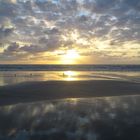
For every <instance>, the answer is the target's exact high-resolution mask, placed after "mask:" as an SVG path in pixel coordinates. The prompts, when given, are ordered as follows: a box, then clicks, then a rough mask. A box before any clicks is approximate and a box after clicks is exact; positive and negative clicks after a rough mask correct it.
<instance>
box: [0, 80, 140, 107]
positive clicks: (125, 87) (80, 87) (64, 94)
mask: <svg viewBox="0 0 140 140" xmlns="http://www.w3.org/2000/svg"><path fill="white" fill-rule="evenodd" d="M139 94H140V83H134V82H128V81H113V80H91V81H90V80H89V81H45V82H44V81H42V82H24V83H20V84H16V85H7V86H2V87H0V105H8V104H17V103H24V102H33V101H40V100H55V99H64V98H89V97H107V96H123V95H139Z"/></svg>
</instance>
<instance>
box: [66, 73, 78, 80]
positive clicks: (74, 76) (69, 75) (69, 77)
mask: <svg viewBox="0 0 140 140" xmlns="http://www.w3.org/2000/svg"><path fill="white" fill-rule="evenodd" d="M77 76H78V73H77V72H76V71H64V72H63V78H64V80H66V81H73V80H78V79H77Z"/></svg>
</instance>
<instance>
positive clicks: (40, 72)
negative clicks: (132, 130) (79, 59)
mask: <svg viewBox="0 0 140 140" xmlns="http://www.w3.org/2000/svg"><path fill="white" fill-rule="evenodd" d="M51 80H64V81H74V80H121V81H122V80H126V81H133V82H140V65H0V86H3V85H9V84H17V83H21V82H26V81H51Z"/></svg>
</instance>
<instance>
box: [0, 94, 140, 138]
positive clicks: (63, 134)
mask: <svg viewBox="0 0 140 140" xmlns="http://www.w3.org/2000/svg"><path fill="white" fill-rule="evenodd" d="M139 108H140V96H122V97H103V98H90V99H65V100H56V101H43V102H36V103H28V104H17V105H12V106H3V107H0V139H4V140H22V139H24V140H29V139H30V140H44V139H47V140H60V139H61V140H132V139H133V140H137V139H139V138H140V133H139V131H140V110H139Z"/></svg>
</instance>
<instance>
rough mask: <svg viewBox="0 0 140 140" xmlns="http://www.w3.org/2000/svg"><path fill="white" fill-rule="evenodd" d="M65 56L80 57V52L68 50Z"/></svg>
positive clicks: (70, 57) (67, 57) (69, 57)
mask: <svg viewBox="0 0 140 140" xmlns="http://www.w3.org/2000/svg"><path fill="white" fill-rule="evenodd" d="M64 57H65V58H66V59H76V58H78V57H79V54H78V52H76V50H68V51H67V52H66V54H65V56H64Z"/></svg>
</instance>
